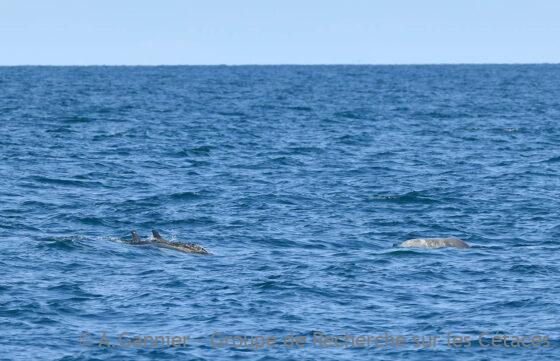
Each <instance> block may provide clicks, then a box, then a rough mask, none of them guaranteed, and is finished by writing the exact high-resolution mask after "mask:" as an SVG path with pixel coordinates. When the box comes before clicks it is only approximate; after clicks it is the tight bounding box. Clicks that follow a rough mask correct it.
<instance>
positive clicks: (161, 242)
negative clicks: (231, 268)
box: [152, 229, 210, 254]
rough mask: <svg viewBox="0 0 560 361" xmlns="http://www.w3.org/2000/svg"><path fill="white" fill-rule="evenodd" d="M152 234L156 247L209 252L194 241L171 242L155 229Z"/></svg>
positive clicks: (189, 251) (202, 252)
mask: <svg viewBox="0 0 560 361" xmlns="http://www.w3.org/2000/svg"><path fill="white" fill-rule="evenodd" d="M152 236H153V239H152V242H153V243H154V245H156V246H158V247H162V248H169V249H173V250H175V251H179V252H184V253H197V254H210V252H208V251H207V250H205V249H204V248H203V247H202V246H199V245H198V244H195V243H183V242H172V241H168V240H166V239H163V237H162V236H161V235H160V234H159V232H158V231H156V230H155V229H153V230H152Z"/></svg>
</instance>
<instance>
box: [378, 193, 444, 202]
mask: <svg viewBox="0 0 560 361" xmlns="http://www.w3.org/2000/svg"><path fill="white" fill-rule="evenodd" d="M368 200H374V201H377V202H388V203H398V204H407V203H413V204H414V203H420V204H431V203H436V202H438V201H437V200H436V199H434V198H433V197H429V196H427V195H426V194H425V193H424V192H419V191H412V192H407V193H403V194H395V195H382V194H380V195H373V196H370V197H368Z"/></svg>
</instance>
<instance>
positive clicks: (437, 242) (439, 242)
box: [399, 238, 470, 248]
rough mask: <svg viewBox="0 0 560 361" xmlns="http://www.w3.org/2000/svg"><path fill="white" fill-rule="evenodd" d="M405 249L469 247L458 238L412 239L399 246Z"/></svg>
mask: <svg viewBox="0 0 560 361" xmlns="http://www.w3.org/2000/svg"><path fill="white" fill-rule="evenodd" d="M399 246H400V247H406V248H445V247H454V248H470V246H469V245H468V244H467V243H465V242H464V241H461V240H460V239H458V238H414V239H409V240H407V241H404V242H403V243H401V244H400V245H399Z"/></svg>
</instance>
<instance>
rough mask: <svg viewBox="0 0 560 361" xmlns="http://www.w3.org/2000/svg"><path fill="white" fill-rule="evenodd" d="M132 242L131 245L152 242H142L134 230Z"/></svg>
mask: <svg viewBox="0 0 560 361" xmlns="http://www.w3.org/2000/svg"><path fill="white" fill-rule="evenodd" d="M131 233H132V240H131V241H130V244H150V243H151V242H150V241H142V240H141V239H140V237H139V236H138V233H136V231H135V230H132V232H131Z"/></svg>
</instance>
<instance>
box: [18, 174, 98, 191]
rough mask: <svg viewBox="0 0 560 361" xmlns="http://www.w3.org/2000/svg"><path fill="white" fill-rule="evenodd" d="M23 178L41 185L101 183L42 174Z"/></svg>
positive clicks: (95, 185) (95, 184)
mask: <svg viewBox="0 0 560 361" xmlns="http://www.w3.org/2000/svg"><path fill="white" fill-rule="evenodd" d="M25 179H26V180H28V181H31V182H32V184H36V183H39V184H43V185H58V186H66V187H80V188H95V187H98V186H102V185H103V184H102V183H101V182H93V181H83V180H77V179H62V178H50V177H44V176H31V177H27V178H25Z"/></svg>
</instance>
